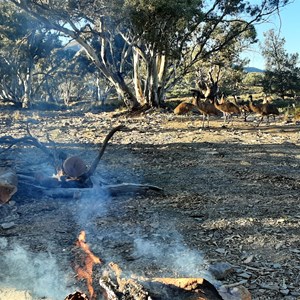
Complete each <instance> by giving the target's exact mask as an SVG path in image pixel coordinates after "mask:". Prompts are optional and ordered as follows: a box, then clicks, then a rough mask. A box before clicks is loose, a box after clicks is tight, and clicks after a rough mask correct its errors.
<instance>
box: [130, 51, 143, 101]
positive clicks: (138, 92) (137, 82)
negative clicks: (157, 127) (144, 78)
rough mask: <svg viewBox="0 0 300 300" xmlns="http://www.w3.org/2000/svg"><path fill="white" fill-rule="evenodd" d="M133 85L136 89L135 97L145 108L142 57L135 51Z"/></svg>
mask: <svg viewBox="0 0 300 300" xmlns="http://www.w3.org/2000/svg"><path fill="white" fill-rule="evenodd" d="M133 74H134V75H133V83H134V89H135V95H136V98H137V101H138V102H139V103H140V104H141V105H142V106H143V105H144V104H146V100H145V97H144V95H143V90H142V85H141V78H140V55H139V53H138V51H136V50H133Z"/></svg>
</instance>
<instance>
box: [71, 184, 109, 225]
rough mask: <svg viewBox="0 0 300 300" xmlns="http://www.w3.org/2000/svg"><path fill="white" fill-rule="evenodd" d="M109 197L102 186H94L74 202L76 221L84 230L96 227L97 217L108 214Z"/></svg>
mask: <svg viewBox="0 0 300 300" xmlns="http://www.w3.org/2000/svg"><path fill="white" fill-rule="evenodd" d="M109 199H110V197H109V194H108V193H107V192H106V191H105V190H104V189H101V188H100V187H98V188H97V187H94V188H93V189H92V190H91V191H90V192H89V193H84V194H83V195H82V196H81V198H80V199H78V201H77V202H76V203H74V204H73V207H74V209H73V214H74V218H75V220H76V223H77V224H78V225H79V226H80V227H81V228H82V229H84V230H88V231H90V230H92V229H94V225H93V222H94V221H95V219H96V218H99V217H103V216H105V215H106V213H107V207H108V205H109Z"/></svg>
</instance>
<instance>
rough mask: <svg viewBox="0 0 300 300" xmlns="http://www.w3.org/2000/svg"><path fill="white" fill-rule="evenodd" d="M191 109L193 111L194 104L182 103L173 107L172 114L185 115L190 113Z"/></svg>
mask: <svg viewBox="0 0 300 300" xmlns="http://www.w3.org/2000/svg"><path fill="white" fill-rule="evenodd" d="M193 109H195V105H194V104H192V103H188V102H182V103H180V104H178V105H177V106H176V107H175V109H174V114H175V115H185V114H187V113H188V112H190V111H192V110H193Z"/></svg>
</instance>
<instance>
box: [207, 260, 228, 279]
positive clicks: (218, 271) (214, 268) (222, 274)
mask: <svg viewBox="0 0 300 300" xmlns="http://www.w3.org/2000/svg"><path fill="white" fill-rule="evenodd" d="M208 271H209V272H210V273H211V274H212V275H213V276H214V277H215V278H216V279H218V280H222V279H225V278H226V277H227V276H228V275H229V274H230V273H232V272H233V266H232V265H231V264H230V263H227V262H219V263H215V264H212V265H210V266H209V268H208Z"/></svg>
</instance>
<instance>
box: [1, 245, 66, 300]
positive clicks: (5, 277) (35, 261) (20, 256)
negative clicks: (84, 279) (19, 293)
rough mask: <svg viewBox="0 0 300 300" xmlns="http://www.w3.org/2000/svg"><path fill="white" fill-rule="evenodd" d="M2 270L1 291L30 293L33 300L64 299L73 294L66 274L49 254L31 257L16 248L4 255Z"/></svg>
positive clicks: (35, 254)
mask: <svg viewBox="0 0 300 300" xmlns="http://www.w3.org/2000/svg"><path fill="white" fill-rule="evenodd" d="M4 244H5V243H2V245H4ZM2 250H3V249H2ZM0 267H1V275H0V282H1V285H0V286H1V287H5V288H7V287H11V288H14V289H18V290H27V291H30V293H32V295H34V297H46V298H49V299H64V298H65V297H66V295H68V294H69V293H70V291H68V289H67V288H66V286H67V278H66V275H65V274H66V273H64V272H62V271H61V270H59V268H58V265H57V262H56V260H55V259H54V257H53V256H52V255H51V254H50V253H38V254H37V253H32V252H30V251H27V250H26V249H25V248H23V247H22V246H20V245H16V246H14V248H13V249H12V250H9V251H6V252H4V253H3V254H2V255H1V258H0Z"/></svg>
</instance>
